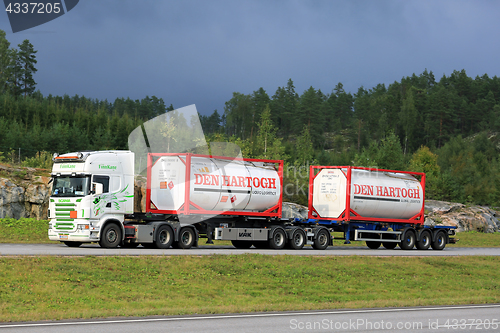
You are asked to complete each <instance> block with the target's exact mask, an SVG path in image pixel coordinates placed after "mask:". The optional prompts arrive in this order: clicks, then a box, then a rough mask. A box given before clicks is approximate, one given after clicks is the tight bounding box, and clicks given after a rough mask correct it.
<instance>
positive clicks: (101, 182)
mask: <svg viewBox="0 0 500 333" xmlns="http://www.w3.org/2000/svg"><path fill="white" fill-rule="evenodd" d="M92 191H93V193H94V197H93V198H92V204H91V206H92V216H91V218H95V219H99V218H100V217H101V216H103V215H104V214H108V213H110V212H111V195H110V193H109V176H100V175H94V176H93V177H92ZM101 191H102V192H101Z"/></svg>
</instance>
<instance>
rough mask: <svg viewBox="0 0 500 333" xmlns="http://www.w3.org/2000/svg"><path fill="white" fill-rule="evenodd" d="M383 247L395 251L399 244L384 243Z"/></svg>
mask: <svg viewBox="0 0 500 333" xmlns="http://www.w3.org/2000/svg"><path fill="white" fill-rule="evenodd" d="M382 245H383V246H384V248H386V249H387V250H394V249H395V248H396V246H398V243H396V242H382Z"/></svg>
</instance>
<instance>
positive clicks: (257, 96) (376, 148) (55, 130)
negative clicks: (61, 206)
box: [0, 30, 500, 206]
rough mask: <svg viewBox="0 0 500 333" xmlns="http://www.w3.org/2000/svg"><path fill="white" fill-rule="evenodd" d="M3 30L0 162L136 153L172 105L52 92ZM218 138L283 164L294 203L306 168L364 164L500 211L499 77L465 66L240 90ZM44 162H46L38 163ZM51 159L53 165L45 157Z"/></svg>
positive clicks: (216, 123) (216, 129) (29, 54)
mask: <svg viewBox="0 0 500 333" xmlns="http://www.w3.org/2000/svg"><path fill="white" fill-rule="evenodd" d="M2 33H3V31H1V30H0V161H3V162H10V163H14V162H22V163H25V165H32V166H42V164H40V161H39V159H40V156H41V155H43V156H50V155H51V154H52V153H53V152H59V153H62V152H68V151H79V150H100V149H127V138H128V135H129V134H130V132H131V131H132V130H133V129H134V128H136V127H137V126H139V125H140V124H142V123H143V122H145V121H147V120H149V119H152V118H154V117H156V116H158V115H160V114H163V113H165V112H166V111H168V110H173V106H172V105H171V104H170V106H168V107H167V105H166V104H165V102H164V101H163V100H162V99H161V98H158V97H155V96H152V97H149V96H146V97H145V98H143V99H141V100H131V99H130V98H126V99H125V98H118V99H116V100H115V101H114V102H108V101H107V100H104V101H102V100H96V99H90V98H86V97H83V96H78V95H76V96H73V97H70V96H67V95H64V96H62V97H61V96H52V95H48V96H43V95H42V94H41V93H40V91H37V90H36V82H35V80H34V76H33V75H34V74H35V73H36V67H35V65H36V64H37V61H36V53H37V51H35V50H34V48H33V46H32V45H31V44H30V43H29V41H28V40H25V41H24V42H23V43H22V44H20V45H18V47H19V48H18V49H14V48H10V44H9V43H8V41H7V40H6V39H5V33H3V34H2ZM200 120H201V123H202V126H203V129H204V132H205V135H206V139H207V141H208V142H220V141H222V142H233V143H236V144H237V145H238V146H240V147H241V150H242V153H243V156H244V157H248V158H269V159H283V160H285V165H286V169H285V171H286V172H285V199H286V200H290V201H295V202H298V203H303V204H304V203H305V202H306V201H307V179H308V176H307V174H308V165H312V164H316V165H358V166H369V167H378V168H385V169H401V170H412V171H424V172H426V173H427V197H428V198H431V199H439V200H448V201H456V202H463V203H475V204H484V205H493V206H500V173H499V171H500V159H499V157H500V155H499V151H500V138H499V136H498V135H499V133H500V79H499V78H498V77H496V76H494V77H492V78H490V77H489V76H488V75H486V74H485V75H483V76H480V77H479V76H477V77H475V78H471V77H469V76H467V74H466V72H465V70H461V71H454V72H453V73H452V74H451V75H450V76H446V75H443V77H442V78H441V79H439V80H438V81H437V80H436V79H435V77H434V74H433V73H432V71H427V70H424V71H423V73H421V74H420V75H416V74H412V75H411V76H408V77H404V78H402V79H401V81H400V82H394V83H392V84H390V85H389V86H386V85H384V84H379V85H377V86H376V87H374V88H372V89H365V88H364V87H360V88H359V89H358V91H357V92H356V93H355V94H351V93H349V92H346V91H345V90H344V87H343V85H342V83H338V84H337V85H335V87H334V88H333V90H332V91H331V92H329V93H324V92H322V91H321V90H319V89H315V88H314V87H310V88H309V89H307V90H305V91H304V92H302V93H301V94H299V93H298V92H296V91H295V87H294V83H293V81H292V80H291V79H290V80H288V82H287V84H286V86H283V87H278V88H277V89H276V91H275V92H274V94H273V95H272V96H270V95H269V94H268V93H267V92H266V91H265V90H264V89H263V88H259V89H257V90H256V91H254V92H252V93H251V94H244V93H241V92H234V93H233V96H232V98H231V99H230V100H229V101H227V102H226V103H225V106H224V110H223V112H219V111H217V110H215V111H214V112H213V113H212V114H211V115H200ZM37 163H38V164H37ZM43 166H46V165H45V164H43Z"/></svg>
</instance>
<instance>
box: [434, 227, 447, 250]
mask: <svg viewBox="0 0 500 333" xmlns="http://www.w3.org/2000/svg"><path fill="white" fill-rule="evenodd" d="M431 246H432V249H433V250H438V251H441V250H442V249H444V248H445V246H446V234H445V233H444V232H443V231H438V232H437V233H436V238H435V239H434V241H433V242H432V243H431Z"/></svg>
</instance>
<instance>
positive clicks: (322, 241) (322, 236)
mask: <svg viewBox="0 0 500 333" xmlns="http://www.w3.org/2000/svg"><path fill="white" fill-rule="evenodd" d="M318 240H319V243H320V244H321V246H325V245H326V243H327V242H328V237H327V236H326V235H325V233H324V232H322V233H321V234H320V235H319V237H318Z"/></svg>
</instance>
